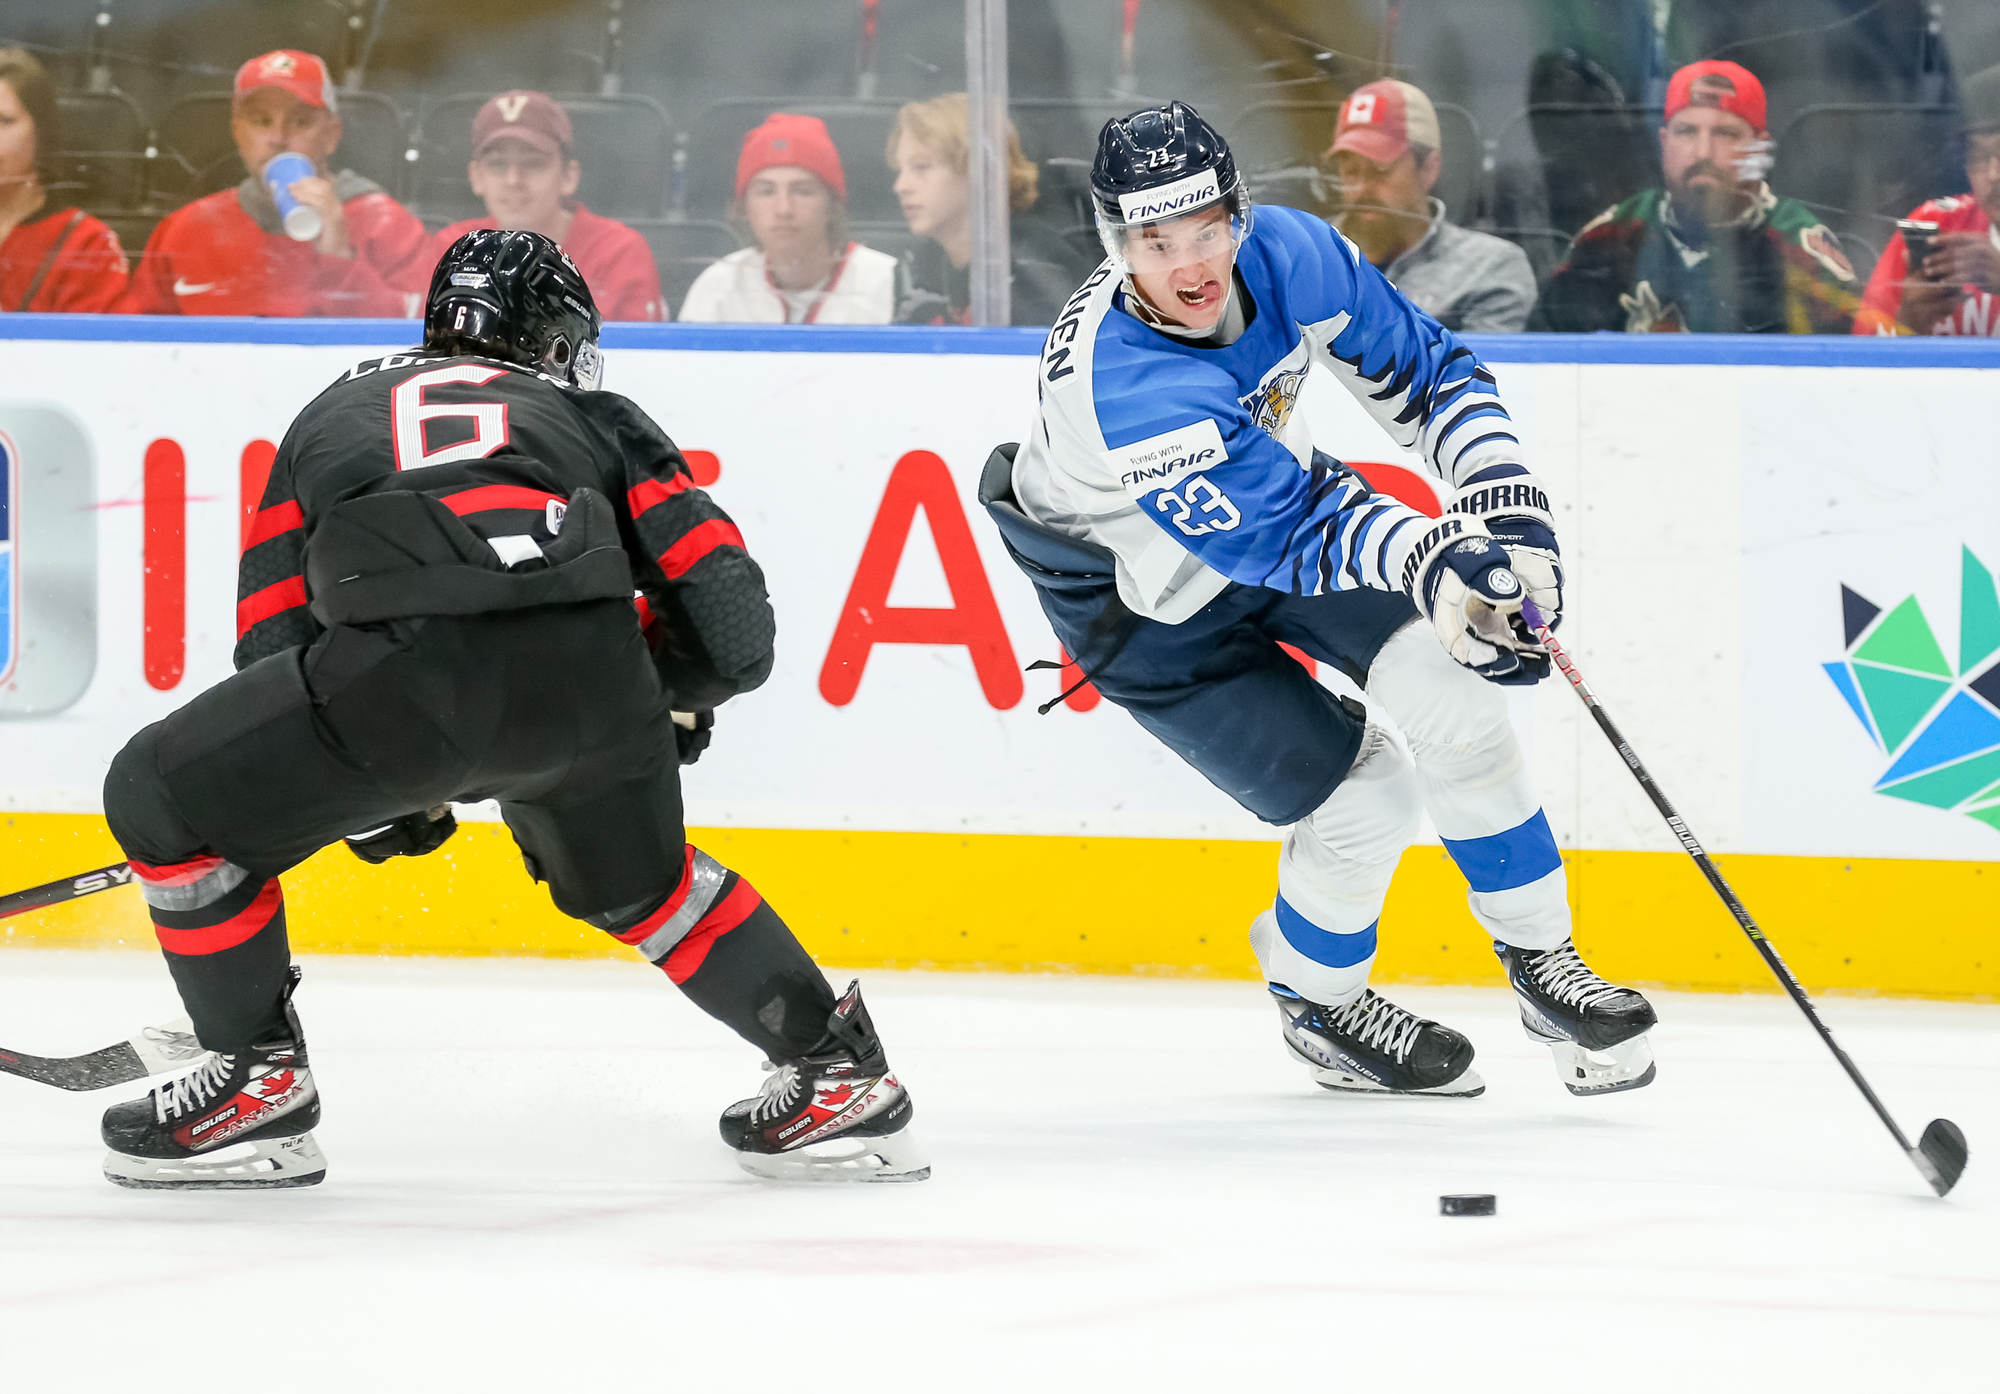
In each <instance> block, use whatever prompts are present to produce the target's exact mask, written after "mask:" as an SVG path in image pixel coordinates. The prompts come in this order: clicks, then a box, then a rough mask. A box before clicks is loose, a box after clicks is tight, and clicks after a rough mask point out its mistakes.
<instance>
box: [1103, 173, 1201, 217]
mask: <svg viewBox="0 0 2000 1394" xmlns="http://www.w3.org/2000/svg"><path fill="white" fill-rule="evenodd" d="M1221 197H1222V185H1221V184H1220V183H1219V182H1218V181H1217V180H1216V177H1215V171H1214V170H1212V169H1205V170H1203V171H1202V172H1201V173H1199V174H1190V175H1189V176H1188V177H1187V178H1185V179H1176V180H1175V181H1174V182H1173V183H1171V184H1162V185H1160V187H1159V188H1157V189H1147V190H1145V191H1144V192H1142V193H1136V194H1120V195H1119V196H1118V211H1119V212H1120V213H1122V214H1124V216H1125V221H1126V222H1128V223H1156V222H1158V221H1159V220H1160V219H1162V218H1174V217H1178V216H1180V215H1181V214H1182V213H1191V212H1193V211H1194V210H1195V209H1197V208H1199V207H1201V206H1202V205H1203V204H1204V203H1213V202H1214V201H1215V200H1216V199H1219V198H1221Z"/></svg>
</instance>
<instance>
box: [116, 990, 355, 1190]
mask: <svg viewBox="0 0 2000 1394" xmlns="http://www.w3.org/2000/svg"><path fill="white" fill-rule="evenodd" d="M294 981H295V982H296V979H294ZM286 995H287V998H288V999H289V996H290V990H289V988H288V989H287V993H286ZM285 1023H286V1030H285V1033H284V1034H283V1035H281V1036H278V1037H276V1038H274V1039H272V1040H269V1041H261V1042H259V1043H257V1044H256V1045H254V1046H252V1047H251V1048H250V1049H249V1050H246V1051H243V1052H240V1053H238V1054H233V1055H212V1056H210V1057H209V1058H208V1059H207V1060H206V1061H205V1062H204V1063H203V1064H202V1065H201V1067H200V1068H199V1069H196V1070H194V1071H192V1072H191V1073H189V1074H185V1075H182V1076H181V1077H180V1078H179V1079H175V1080H170V1081H168V1082H167V1083H165V1084H162V1085H160V1086H159V1087H158V1088H157V1089H155V1090H153V1091H152V1093H150V1094H149V1095H147V1096H146V1097H145V1098H143V1099H131V1100H128V1101H127V1102H125V1103H122V1104H115V1105H113V1106H112V1107H111V1108H110V1109H108V1110H106V1111H105V1114H104V1124H103V1135H104V1143H105V1146H107V1147H109V1148H110V1149H111V1150H110V1151H109V1152H107V1153H106V1154H105V1156H104V1177H105V1179H106V1180H107V1181H110V1182H112V1183H113V1184H114V1185H119V1186H130V1187H134V1188H137V1189H140V1190H176V1189H180V1188H182V1187H186V1188H188V1189H190V1190H251V1189H264V1188H272V1189H275V1188H280V1187H289V1186H317V1185H318V1184H319V1183H320V1182H321V1181H324V1180H325V1179H326V1158H325V1157H324V1156H322V1155H321V1154H320V1150H319V1144H318V1143H316V1142H314V1141H313V1137H312V1130H313V1128H314V1127H316V1126H317V1125H318V1123H319V1090H318V1089H317V1088H315V1087H314V1085H313V1079H312V1071H311V1070H310V1069H308V1068H307V1062H306V1046H305V1037H304V1035H303V1033H302V1032H301V1031H300V1030H299V1019H298V1015H297V1013H295V1012H294V1011H293V1010H292V1006H291V1002H290V1001H289V1000H287V1001H286V1003H285Z"/></svg>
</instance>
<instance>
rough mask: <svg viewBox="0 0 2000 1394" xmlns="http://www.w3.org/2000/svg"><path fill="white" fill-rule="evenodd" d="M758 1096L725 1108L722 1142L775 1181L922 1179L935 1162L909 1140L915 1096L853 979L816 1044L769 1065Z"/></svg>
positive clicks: (758, 1172) (753, 1170)
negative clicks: (892, 1067) (895, 1069)
mask: <svg viewBox="0 0 2000 1394" xmlns="http://www.w3.org/2000/svg"><path fill="white" fill-rule="evenodd" d="M765 1068H767V1069H769V1070H770V1071H771V1077H770V1078H769V1079H767V1080H765V1081H764V1088H763V1092H762V1093H760V1094H759V1095H758V1096H757V1097H756V1098H754V1099H744V1100H741V1101H740V1102H738V1103H734V1104H731V1105H730V1106H729V1107H728V1108H726V1109H724V1110H723V1113H722V1140H723V1141H724V1142H725V1143H727V1144H728V1145H729V1146H730V1147H731V1148H732V1149H733V1150H734V1151H735V1153H736V1159H737V1161H738V1162H739V1163H740V1164H741V1165H742V1167H743V1169H744V1170H745V1171H747V1172H749V1173H750V1174H751V1175H753V1176H762V1177H764V1178H766V1179H767V1180H772V1181H922V1180H923V1179H925V1178H926V1177H928V1176H929V1175H930V1174H931V1167H930V1159H929V1158H928V1157H927V1156H925V1154H924V1152H923V1150H922V1149H921V1148H920V1147H919V1146H918V1145H917V1144H916V1142H915V1141H914V1140H913V1139H912V1138H911V1136H910V1118H911V1114H912V1106H911V1103H910V1096H909V1093H908V1091H906V1090H905V1089H904V1088H903V1086H902V1084H901V1083H900V1082H899V1081H898V1080H897V1079H896V1076H895V1075H893V1074H892V1073H890V1071H889V1061H888V1058H887V1056H886V1055H884V1053H883V1051H882V1042H881V1040H880V1038H879V1037H877V1036H876V1034H875V1025H874V1023H873V1022H872V1021H870V1020H869V1019H868V1009H867V1008H866V1007H865V1006H863V1005H862V1003H861V984H860V983H858V982H857V983H850V984H849V985H848V988H847V991H846V993H845V994H844V995H843V996H842V997H841V999H840V1001H839V1002H838V1003H837V1004H835V1006H834V1009H833V1015H832V1016H830V1017H829V1018H828V1019H827V1023H826V1035H825V1036H824V1037H822V1038H821V1040H820V1042H819V1044H818V1045H816V1046H815V1047H814V1048H813V1049H812V1050H811V1051H809V1052H808V1053H806V1054H805V1055H802V1056H798V1057H797V1058H795V1059H790V1060H780V1061H776V1062H766V1066H765Z"/></svg>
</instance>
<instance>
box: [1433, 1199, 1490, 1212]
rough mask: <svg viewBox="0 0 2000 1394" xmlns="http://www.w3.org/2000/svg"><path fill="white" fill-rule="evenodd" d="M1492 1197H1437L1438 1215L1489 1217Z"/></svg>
mask: <svg viewBox="0 0 2000 1394" xmlns="http://www.w3.org/2000/svg"><path fill="white" fill-rule="evenodd" d="M1492 1213H1493V1197H1492V1196H1489V1195H1468V1196H1439V1197H1438V1214H1440V1215H1491V1214H1492Z"/></svg>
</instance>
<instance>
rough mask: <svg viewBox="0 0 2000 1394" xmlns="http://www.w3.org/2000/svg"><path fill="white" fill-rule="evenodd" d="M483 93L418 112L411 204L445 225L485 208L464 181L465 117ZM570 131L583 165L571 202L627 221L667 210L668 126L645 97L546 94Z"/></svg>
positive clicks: (467, 153) (468, 123)
mask: <svg viewBox="0 0 2000 1394" xmlns="http://www.w3.org/2000/svg"><path fill="white" fill-rule="evenodd" d="M492 95H493V94H492V93H490V92H467V93H462V94H460V95H458V96H452V97H444V98H441V99H439V100H438V101H436V102H433V103H432V104H430V105H429V106H427V107H426V108H425V109H424V114H423V119H422V121H421V123H420V124H419V127H418V130H417V133H416V135H415V136H414V138H413V139H412V141H411V146H412V148H413V149H414V150H415V151H416V153H417V160H416V166H415V172H414V176H413V178H412V180H411V184H410V199H411V202H412V204H413V205H414V206H415V207H417V208H418V209H420V210H421V211H422V212H423V213H424V214H425V215H427V216H432V215H434V216H438V217H443V218H445V219H446V221H454V220H456V219H459V218H476V217H479V216H480V215H481V214H483V213H484V212H485V211H486V210H485V209H484V207H482V206H481V204H480V202H479V200H478V198H477V197H476V196H474V194H473V192H472V187H471V185H470V184H468V183H467V182H466V177H465V167H466V165H467V164H468V163H470V161H471V158H472V118H473V117H474V116H476V115H477V114H478V112H479V108H480V107H482V106H484V105H485V104H486V102H487V99H488V98H489V97H491V96H492ZM549 95H551V96H552V97H554V98H555V99H556V100H557V101H558V102H561V103H562V105H563V109H564V110H566V111H567V112H568V113H569V119H570V126H571V128H572V129H573V130H574V131H575V132H576V158H577V160H578V161H579V162H580V163H581V164H582V165H583V182H582V184H581V185H580V187H579V188H578V197H580V198H581V199H582V200H583V201H584V203H585V204H587V205H589V207H590V208H591V210H592V211H593V212H597V213H602V214H603V215H604V216H606V217H607V218H619V219H623V220H625V221H630V220H632V219H635V218H659V217H660V216H662V215H663V214H664V213H665V212H666V211H667V170H668V165H669V163H670V161H671V158H672V151H673V125H672V123H671V122H670V121H669V120H668V119H667V113H666V109H665V108H664V107H662V106H661V105H660V104H659V103H658V102H656V101H654V100H653V99H652V98H651V97H631V96H626V97H605V96H598V95H595V94H575V93H564V92H552V93H550V94H549Z"/></svg>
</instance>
